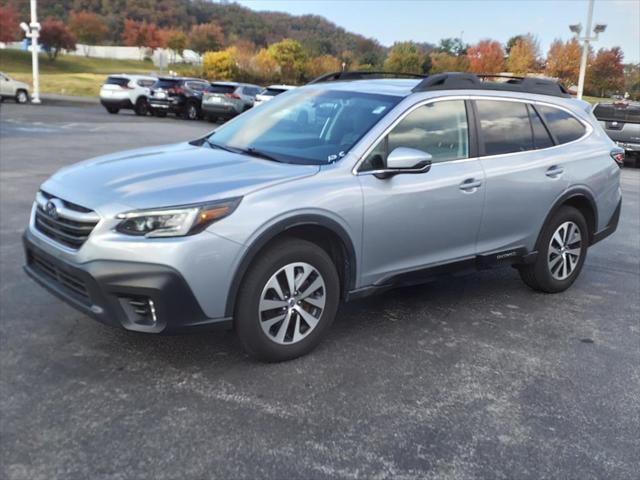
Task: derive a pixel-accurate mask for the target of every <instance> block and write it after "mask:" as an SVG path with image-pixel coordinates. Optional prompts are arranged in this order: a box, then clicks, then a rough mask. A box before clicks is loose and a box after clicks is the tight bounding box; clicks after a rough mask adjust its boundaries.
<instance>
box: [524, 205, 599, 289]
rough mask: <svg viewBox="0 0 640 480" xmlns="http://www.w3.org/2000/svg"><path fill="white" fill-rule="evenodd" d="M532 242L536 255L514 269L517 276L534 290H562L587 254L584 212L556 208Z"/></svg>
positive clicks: (571, 279) (587, 234) (567, 286)
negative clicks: (532, 259)
mask: <svg viewBox="0 0 640 480" xmlns="http://www.w3.org/2000/svg"><path fill="white" fill-rule="evenodd" d="M576 231H577V232H578V233H579V236H578V235H577V234H576V233H575V232H576ZM536 245H537V250H538V257H537V258H536V261H535V262H534V263H533V264H531V265H523V266H520V267H519V268H518V270H519V272H520V278H522V281H523V282H524V283H525V284H527V285H528V286H529V287H531V288H532V289H534V290H538V291H541V292H546V293H558V292H563V291H565V290H566V289H567V288H569V287H570V286H571V285H572V284H573V282H574V281H575V280H576V278H578V275H579V274H580V271H581V270H582V266H583V265H584V261H585V259H586V257H587V247H588V245H589V230H588V227H587V222H586V220H585V218H584V215H582V213H580V211H579V210H577V209H576V208H573V207H570V206H563V207H560V209H559V210H558V211H557V212H556V213H554V214H553V216H552V217H551V218H550V219H549V220H548V221H547V223H546V224H545V225H544V227H543V228H542V232H541V233H540V237H539V238H538V242H537V244H536ZM576 255H577V258H576Z"/></svg>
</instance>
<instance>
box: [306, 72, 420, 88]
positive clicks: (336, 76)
mask: <svg viewBox="0 0 640 480" xmlns="http://www.w3.org/2000/svg"><path fill="white" fill-rule="evenodd" d="M387 77H394V78H426V77H427V76H426V75H420V74H418V73H401V72H366V71H361V72H359V71H349V70H343V71H340V72H332V73H326V74H324V75H320V76H319V77H317V78H314V79H313V80H311V81H310V82H309V83H307V85H311V84H313V83H324V82H337V81H344V80H366V79H369V78H387Z"/></svg>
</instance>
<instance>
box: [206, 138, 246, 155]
mask: <svg viewBox="0 0 640 480" xmlns="http://www.w3.org/2000/svg"><path fill="white" fill-rule="evenodd" d="M204 141H205V143H206V144H207V145H209V146H210V147H211V148H218V149H220V150H224V151H225V152H231V153H238V151H237V150H236V149H235V148H229V147H227V146H226V145H220V144H219V143H214V142H212V141H211V140H209V138H208V137H207V138H205V139H204Z"/></svg>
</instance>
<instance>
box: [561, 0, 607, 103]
mask: <svg viewBox="0 0 640 480" xmlns="http://www.w3.org/2000/svg"><path fill="white" fill-rule="evenodd" d="M594 3H595V0H589V10H588V13H587V29H586V31H585V33H586V35H585V36H584V37H581V36H580V33H581V32H582V24H580V23H578V24H577V25H569V30H571V31H572V32H573V33H575V34H576V38H577V39H578V41H581V42H583V44H582V58H581V59H580V76H579V77H578V98H582V92H583V91H584V78H585V76H586V73H587V60H588V59H589V44H590V43H591V42H595V41H597V40H598V35H599V34H600V33H602V32H604V31H605V30H606V29H607V26H606V25H604V24H601V23H597V24H596V26H595V27H594V29H593V33H594V34H595V35H593V36H591V24H592V22H593V5H594Z"/></svg>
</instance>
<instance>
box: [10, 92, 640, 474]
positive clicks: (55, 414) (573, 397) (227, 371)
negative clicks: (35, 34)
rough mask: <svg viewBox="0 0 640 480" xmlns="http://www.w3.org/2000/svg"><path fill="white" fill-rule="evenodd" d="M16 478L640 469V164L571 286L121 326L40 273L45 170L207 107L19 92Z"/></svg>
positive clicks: (490, 282) (430, 289) (454, 283)
mask: <svg viewBox="0 0 640 480" xmlns="http://www.w3.org/2000/svg"><path fill="white" fill-rule="evenodd" d="M0 108H1V110H0V219H1V222H0V262H1V269H0V300H1V302H0V303H1V304H0V408H1V417H0V442H1V444H0V447H1V448H0V462H1V465H0V478H5V479H20V480H22V479H29V480H36V479H47V480H50V479H65V480H70V479H88V478H91V479H147V478H148V479H158V480H159V479H176V478H185V479H187V478H188V479H192V478H193V479H211V478H221V479H235V478H250V479H257V478H275V479H292V478H301V479H324V478H347V479H357V478H363V479H376V478H378V479H382V478H401V479H405V478H406V479H414V478H415V479H432V478H433V479H436V478H437V479H441V478H447V479H471V478H491V479H503V478H504V479H529V478H531V479H540V478H554V479H558V478H575V479H591V478H593V479H627V478H628V479H637V478H638V472H640V170H633V169H625V170H624V171H623V176H622V186H623V190H624V204H623V209H622V219H621V224H620V226H619V229H618V231H617V232H616V233H615V234H614V235H613V236H612V237H610V238H609V239H607V240H606V241H604V242H602V243H600V244H598V245H596V246H594V247H593V249H591V250H590V251H589V255H588V258H587V262H586V265H585V268H584V270H583V272H582V275H581V277H580V278H579V279H578V280H577V282H576V284H575V285H574V286H573V287H572V288H571V289H570V290H568V291H567V292H564V293H562V294H557V295H544V294H539V293H535V292H533V291H531V290H529V289H528V288H527V287H526V286H525V285H524V284H523V283H522V282H521V281H520V279H519V277H518V275H517V273H516V271H515V270H513V269H503V270H489V271H483V272H479V273H476V274H473V275H468V276H465V277H456V278H448V279H442V280H439V281H437V282H433V283H430V284H428V285H425V286H420V287H413V288H406V289H400V290H395V291H392V292H388V293H386V294H383V295H380V296H377V297H374V298H370V299H367V300H362V301H358V302H355V303H351V304H348V305H345V306H343V307H342V308H341V310H340V313H339V315H338V318H337V320H336V322H335V324H334V326H333V328H332V330H331V332H330V335H329V336H328V338H327V339H326V341H325V342H324V343H323V344H322V345H321V346H320V347H319V348H318V349H317V350H315V351H314V352H313V353H312V354H311V355H308V356H306V357H304V358H300V359H298V360H295V361H292V362H288V363H283V364H275V365H265V364H259V363H255V362H253V361H251V360H249V359H248V358H247V357H246V356H245V355H244V354H243V353H242V351H241V349H240V345H239V342H238V341H237V340H236V338H235V336H234V334H233V333H232V332H222V333H207V334H198V335H186V336H174V337H158V336H150V335H142V334H133V333H130V332H126V331H121V330H115V329H111V328H109V327H106V326H103V325H101V324H98V323H96V322H94V321H93V320H90V319H89V318H86V317H84V316H83V315H82V314H80V313H77V312H76V311H75V310H73V309H71V308H70V307H68V306H66V305H64V304H63V303H61V302H60V301H58V300H57V299H55V298H54V297H53V296H51V295H50V294H48V293H47V292H45V291H44V290H42V289H41V288H40V287H37V286H36V285H35V284H34V283H33V282H32V281H31V280H29V279H28V278H27V277H26V275H25V274H23V272H22V262H23V257H22V246H21V239H20V235H21V232H22V230H23V229H24V228H25V225H26V222H27V218H28V213H29V209H30V206H31V203H32V201H33V198H34V195H35V192H36V191H37V189H38V186H39V184H40V183H41V182H42V181H43V180H44V179H45V178H46V177H48V176H49V175H50V174H51V173H53V172H54V171H55V170H57V169H58V168H60V167H62V166H64V165H67V164H70V163H73V162H76V161H79V160H82V159H85V158H88V157H92V156H95V155H98V154H103V153H108V152H113V151H117V150H121V149H126V148H133V147H138V146H146V145H153V144H160V143H170V142H177V141H182V140H187V139H192V138H196V137H197V136H199V135H200V134H203V133H205V132H206V131H208V130H210V129H211V128H212V125H211V124H209V123H206V122H187V121H183V120H176V119H170V118H168V119H155V118H151V117H148V118H143V119H140V118H137V117H135V116H133V115H130V114H121V115H109V114H107V113H106V112H105V111H104V110H103V109H102V108H100V107H98V106H85V107H63V106H40V107H38V106H17V105H13V104H8V103H5V104H3V105H2V107H0Z"/></svg>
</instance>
